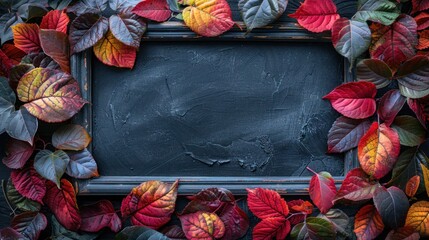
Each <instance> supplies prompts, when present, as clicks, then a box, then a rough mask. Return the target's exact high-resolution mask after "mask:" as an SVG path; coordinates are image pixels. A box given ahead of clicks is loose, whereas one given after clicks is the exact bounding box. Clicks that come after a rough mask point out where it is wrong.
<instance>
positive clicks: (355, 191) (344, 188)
mask: <svg viewBox="0 0 429 240" xmlns="http://www.w3.org/2000/svg"><path fill="white" fill-rule="evenodd" d="M379 186H380V184H379V183H378V182H376V181H373V180H371V179H370V177H369V176H368V175H367V174H366V173H365V172H364V171H363V170H362V169H361V168H355V169H353V170H351V171H350V172H348V173H347V176H346V178H345V179H344V181H343V183H342V184H341V187H340V190H338V192H337V195H336V196H335V199H334V201H335V202H336V201H339V200H341V199H346V200H351V201H363V200H367V199H371V198H372V197H373V195H374V192H375V190H376V189H377V188H378V187H379Z"/></svg>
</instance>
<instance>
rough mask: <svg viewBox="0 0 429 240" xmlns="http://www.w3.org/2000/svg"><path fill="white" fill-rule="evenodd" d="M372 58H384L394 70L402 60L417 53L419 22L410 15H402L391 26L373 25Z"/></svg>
mask: <svg viewBox="0 0 429 240" xmlns="http://www.w3.org/2000/svg"><path fill="white" fill-rule="evenodd" d="M371 30H372V44H371V46H370V53H371V58H376V59H379V60H382V61H384V62H386V63H387V65H389V67H390V68H391V69H393V70H394V71H395V70H396V69H397V68H398V67H399V66H400V65H401V63H402V62H404V61H405V60H407V59H408V58H411V57H413V56H414V55H415V53H416V52H415V47H416V46H417V43H418V42H417V24H416V21H414V19H413V18H412V17H410V16H408V15H401V16H399V17H398V18H397V20H396V22H394V23H393V24H392V25H390V26H384V25H382V24H379V23H376V24H374V25H373V26H372V29H371Z"/></svg>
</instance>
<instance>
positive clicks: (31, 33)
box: [12, 23, 41, 53]
mask: <svg viewBox="0 0 429 240" xmlns="http://www.w3.org/2000/svg"><path fill="white" fill-rule="evenodd" d="M12 32H13V39H14V44H15V46H16V47H17V48H19V49H21V50H22V51H24V52H25V53H31V52H39V51H40V50H41V47H40V40H39V26H37V24H35V23H18V24H16V25H14V26H12Z"/></svg>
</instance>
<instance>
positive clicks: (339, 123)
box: [328, 116, 371, 153]
mask: <svg viewBox="0 0 429 240" xmlns="http://www.w3.org/2000/svg"><path fill="white" fill-rule="evenodd" d="M370 125H371V123H370V122H369V121H368V120H356V119H351V118H347V117H343V116H341V117H339V118H337V120H335V122H334V124H333V125H332V127H331V129H330V130H329V133H328V153H342V152H346V151H348V150H350V149H352V148H355V147H357V145H358V143H359V140H360V139H361V137H362V136H363V135H364V134H365V132H366V131H367V130H368V129H369V127H370Z"/></svg>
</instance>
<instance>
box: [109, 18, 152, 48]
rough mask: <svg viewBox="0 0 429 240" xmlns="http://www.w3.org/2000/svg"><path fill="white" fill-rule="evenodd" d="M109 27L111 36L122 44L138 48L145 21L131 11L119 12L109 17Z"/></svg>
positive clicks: (144, 29) (144, 28)
mask: <svg viewBox="0 0 429 240" xmlns="http://www.w3.org/2000/svg"><path fill="white" fill-rule="evenodd" d="M109 28H110V31H111V32H112V34H113V36H115V38H116V39H118V40H119V41H121V42H122V43H123V44H125V45H128V46H131V47H135V48H138V47H139V46H140V41H141V38H142V36H143V34H144V32H145V31H146V23H145V22H144V21H143V20H142V19H141V18H140V17H139V16H137V15H135V14H132V13H120V14H118V15H112V16H110V18H109Z"/></svg>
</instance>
